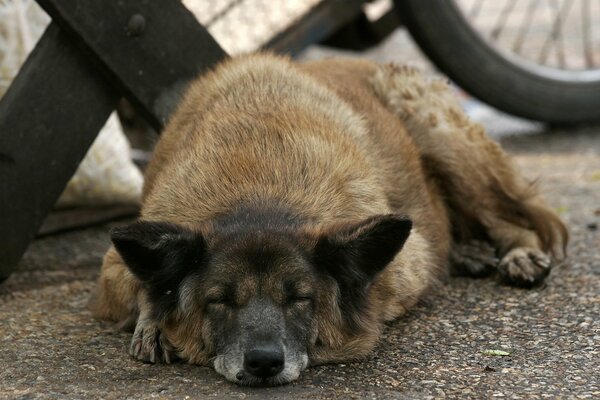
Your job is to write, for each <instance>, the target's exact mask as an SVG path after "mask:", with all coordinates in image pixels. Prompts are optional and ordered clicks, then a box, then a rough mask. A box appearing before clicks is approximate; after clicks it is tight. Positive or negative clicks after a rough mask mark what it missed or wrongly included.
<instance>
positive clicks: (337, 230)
mask: <svg viewBox="0 0 600 400" xmlns="http://www.w3.org/2000/svg"><path fill="white" fill-rule="evenodd" d="M112 240H113V242H114V247H113V248H111V249H110V250H109V251H108V253H107V254H106V257H105V260H104V265H103V266H102V276H101V278H100V296H99V299H98V303H97V308H96V313H97V315H98V316H99V317H100V318H106V319H111V320H115V321H122V322H123V323H126V322H127V321H129V322H133V323H134V324H135V333H134V335H133V339H132V343H131V354H132V355H133V356H134V357H136V358H138V359H140V360H144V361H150V362H156V361H159V360H162V361H164V362H170V361H171V360H172V359H173V357H175V356H177V357H179V358H182V359H184V360H187V361H189V362H191V363H197V364H205V365H214V367H215V369H216V370H217V371H218V372H219V373H221V374H223V375H224V376H225V377H226V378H227V379H229V380H231V381H234V382H237V383H240V384H258V383H266V384H279V383H285V382H289V381H291V380H294V379H296V378H297V377H298V375H299V374H300V372H301V371H302V370H303V369H305V368H306V367H307V366H308V365H314V364H319V363H325V362H339V361H347V360H353V359H358V358H361V357H364V356H366V355H367V354H368V353H369V352H370V351H371V350H372V349H373V347H374V345H375V343H376V340H377V338H378V336H379V334H380V332H381V329H382V327H383V324H384V322H385V321H388V320H392V319H394V318H397V317H398V316H400V315H402V314H403V313H404V312H405V311H406V310H407V309H408V308H410V307H411V306H413V305H414V304H415V302H416V301H417V300H418V299H419V297H420V296H422V295H423V293H424V292H425V291H426V290H427V289H428V288H430V287H432V285H434V284H435V283H436V282H438V280H439V279H440V277H443V276H444V275H445V274H446V271H447V270H448V265H449V261H451V264H452V266H453V267H454V268H455V269H456V270H458V271H459V272H462V273H468V274H472V275H484V274H487V273H489V272H492V271H494V270H497V271H498V274H499V276H500V277H501V278H502V279H504V280H505V281H506V282H508V283H510V284H514V285H522V286H532V285H534V284H536V283H538V282H540V281H541V280H543V279H544V278H545V276H546V275H547V274H548V272H549V270H550V266H551V263H552V257H554V258H560V257H562V255H563V250H564V246H565V244H566V241H567V232H566V229H565V227H564V225H563V224H562V222H561V221H560V220H559V218H558V217H557V216H556V214H555V213H554V212H553V211H552V210H551V209H550V208H548V207H547V206H546V205H545V204H544V202H543V200H542V199H541V198H540V196H539V195H538V193H537V192H536V190H535V188H534V187H533V186H532V185H531V184H530V183H528V182H526V181H525V180H524V179H523V178H522V177H521V176H520V175H518V174H517V173H516V172H515V170H514V168H513V167H512V165H511V163H510V161H509V159H508V158H507V156H506V155H505V154H504V153H503V152H502V150H501V149H500V147H499V146H498V145H497V144H495V143H494V142H492V141H490V140H489V139H488V138H487V137H486V136H485V134H484V132H483V130H482V128H481V127H480V126H478V125H476V124H473V123H471V122H470V121H469V120H468V119H467V118H466V117H465V115H464V114H463V112H462V111H461V109H460V106H459V105H458V104H457V102H456V100H455V99H454V98H453V97H452V95H451V93H450V90H449V89H448V88H447V85H446V84H445V83H443V82H441V81H438V80H430V79H428V78H426V77H425V76H423V75H422V74H421V73H419V72H418V71H416V70H414V69H410V68H405V67H397V66H392V65H389V66H378V65H375V64H372V63H370V62H366V61H354V60H352V61H351V60H330V61H322V62H313V63H307V64H304V65H297V64H293V63H291V62H290V61H289V60H287V59H285V58H279V57H275V56H271V55H253V56H247V57H242V58H239V59H233V60H229V61H227V62H225V63H223V64H222V65H220V66H219V67H218V68H217V69H216V70H215V71H213V72H211V73H209V74H207V75H205V76H203V77H202V78H200V79H199V80H197V81H196V82H195V83H193V84H192V86H191V87H190V89H189V92H188V94H187V96H186V98H185V99H184V100H183V102H182V103H181V106H180V107H179V109H178V111H177V112H176V113H175V115H174V116H173V119H172V121H171V122H170V123H169V125H168V127H167V129H166V130H165V132H164V133H163V135H162V137H161V140H160V142H159V143H158V145H157V148H156V151H155V154H154V158H153V160H152V162H151V163H150V165H149V167H148V170H147V173H146V183H145V192H144V203H143V208H142V212H141V218H140V221H139V222H136V223H134V224H132V225H129V226H126V227H123V228H119V229H116V230H114V231H113V233H112ZM496 256H497V257H499V258H498V259H496Z"/></svg>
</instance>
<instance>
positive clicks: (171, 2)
mask: <svg viewBox="0 0 600 400" xmlns="http://www.w3.org/2000/svg"><path fill="white" fill-rule="evenodd" d="M37 1H38V3H39V4H40V5H41V6H42V7H43V8H44V9H45V10H46V12H47V13H48V14H49V15H50V16H51V17H52V23H51V24H50V26H49V27H48V29H47V30H46V32H45V33H44V35H43V36H42V38H41V39H40V41H39V42H38V44H37V46H36V47H35V49H34V50H33V52H32V53H31V55H30V56H29V58H28V59H27V61H26V62H25V64H24V65H23V67H22V68H21V70H20V71H19V73H18V75H17V77H16V78H15V80H14V81H13V83H12V85H11V87H10V88H9V90H8V91H7V92H6V94H5V95H4V98H3V99H2V102H0V280H1V279H2V278H6V277H8V276H9V275H10V273H11V272H12V271H13V270H14V269H15V268H16V266H17V263H18V261H19V259H20V258H21V256H22V255H23V253H24V252H25V249H26V248H27V246H28V244H29V242H30V241H31V240H32V239H33V237H34V236H35V234H36V232H37V230H38V229H39V227H40V225H41V224H42V222H43V220H44V218H45V217H46V215H47V214H48V213H49V212H50V210H51V209H52V207H53V205H54V203H55V202H56V200H57V199H58V197H59V195H60V193H61V192H62V190H63V189H64V187H65V185H66V183H67V181H68V180H69V179H70V178H71V176H72V175H73V173H74V172H75V170H76V168H77V166H78V164H79V162H80V161H81V160H82V158H83V157H84V155H85V154H86V152H87V150H88V148H89V147H90V145H91V144H92V142H93V141H94V139H95V138H96V135H97V134H98V132H99V131H100V129H101V128H102V126H104V123H105V122H106V120H107V119H108V116H109V115H110V113H111V112H112V111H113V110H114V109H115V107H116V103H117V101H118V100H119V98H121V97H123V96H124V97H126V98H127V99H129V101H130V102H131V103H132V104H134V106H135V107H136V109H137V110H138V112H139V113H140V114H141V115H142V116H143V117H144V118H145V119H146V120H147V121H148V122H149V123H150V124H151V125H152V126H153V128H155V129H156V130H157V131H160V130H161V128H162V127H163V125H164V124H165V122H166V121H167V119H168V117H169V115H170V113H171V112H172V111H173V108H174V106H175V105H176V104H177V100H178V99H179V97H180V96H181V94H182V91H183V89H184V87H185V86H186V83H187V82H188V81H189V80H190V79H192V78H194V77H196V76H197V75H199V74H200V73H202V72H203V71H204V70H206V69H207V68H209V67H211V66H212V65H214V64H215V63H217V62H218V61H220V60H222V59H223V58H225V57H227V54H226V53H225V52H224V51H223V50H222V49H221V47H220V46H219V45H218V44H217V42H215V40H214V39H213V38H212V36H211V35H210V34H209V33H208V32H207V31H206V30H205V29H204V28H203V27H202V26H201V25H200V24H199V23H198V22H197V21H196V19H195V18H194V16H193V15H192V14H191V13H190V12H189V11H188V10H187V9H186V8H185V7H184V6H183V5H182V4H181V2H180V1H178V0H113V1H99V0H37Z"/></svg>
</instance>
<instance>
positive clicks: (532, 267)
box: [498, 247, 552, 287]
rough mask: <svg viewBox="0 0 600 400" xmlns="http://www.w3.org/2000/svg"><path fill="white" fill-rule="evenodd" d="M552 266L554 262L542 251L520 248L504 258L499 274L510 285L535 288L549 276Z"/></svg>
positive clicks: (499, 267)
mask: <svg viewBox="0 0 600 400" xmlns="http://www.w3.org/2000/svg"><path fill="white" fill-rule="evenodd" d="M551 266H552V260H551V259H550V257H549V256H548V255H547V254H545V253H544V252H542V251H541V250H538V249H533V248H527V247H518V248H516V249H512V250H511V251H509V252H508V253H507V254H506V255H505V256H504V257H503V258H502V260H501V261H500V265H499V266H498V272H499V273H500V276H501V278H502V279H503V280H504V281H505V282H506V283H508V284H510V285H514V286H522V287H533V286H535V285H537V284H539V283H541V282H542V281H543V280H544V278H546V276H548V274H549V273H550V268H551Z"/></svg>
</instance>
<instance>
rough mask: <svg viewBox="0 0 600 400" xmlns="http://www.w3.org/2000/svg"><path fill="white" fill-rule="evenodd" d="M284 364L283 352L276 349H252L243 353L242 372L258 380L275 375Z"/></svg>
mask: <svg viewBox="0 0 600 400" xmlns="http://www.w3.org/2000/svg"><path fill="white" fill-rule="evenodd" d="M284 364H285V358H284V355H283V352H282V351H281V350H278V349H272V348H271V349H268V348H265V349H254V350H250V351H247V352H246V353H244V370H246V372H248V373H249V374H252V375H254V376H257V377H259V378H269V377H271V376H275V375H277V374H278V373H280V372H281V371H282V370H283V366H284Z"/></svg>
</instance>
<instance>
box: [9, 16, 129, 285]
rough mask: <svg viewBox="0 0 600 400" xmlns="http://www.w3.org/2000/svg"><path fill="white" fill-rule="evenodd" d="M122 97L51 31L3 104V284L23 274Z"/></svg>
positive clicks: (68, 42)
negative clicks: (20, 269) (28, 252)
mask: <svg viewBox="0 0 600 400" xmlns="http://www.w3.org/2000/svg"><path fill="white" fill-rule="evenodd" d="M117 98H118V94H117V93H116V92H115V91H114V90H113V89H112V88H111V87H110V86H109V85H107V84H106V82H105V80H104V79H102V78H101V77H100V76H98V74H97V71H96V69H95V67H94V66H93V65H91V64H90V62H89V60H88V59H87V58H86V57H85V56H84V55H83V54H82V53H81V51H79V49H78V48H76V47H74V46H73V44H72V42H71V40H70V39H69V38H68V37H67V36H66V35H65V34H64V33H62V32H61V30H60V29H59V28H58V26H56V25H55V24H51V25H50V26H49V27H48V29H47V30H46V32H45V33H44V35H43V36H42V38H41V39H40V41H39V42H38V44H37V46H36V47H35V49H34V50H33V52H32V53H31V55H30V56H29V58H28V59H27V61H26V62H25V64H24V65H23V67H22V68H21V70H20V71H19V73H18V75H17V76H16V78H15V79H14V81H13V83H12V85H11V86H10V88H9V89H8V91H7V92H6V94H5V95H4V97H3V98H2V101H1V102H0V279H2V278H6V277H8V275H9V274H10V273H11V272H12V271H13V270H14V268H16V265H17V262H18V261H19V259H20V258H21V256H22V254H23V253H24V251H25V249H26V248H27V245H28V244H29V242H30V241H31V240H32V239H33V237H34V236H35V233H36V232H37V230H38V228H39V226H40V225H41V223H42V221H43V220H44V218H45V217H46V215H47V214H48V212H49V211H50V209H51V208H52V206H53V205H54V203H55V202H56V199H57V198H58V196H59V195H60V193H61V192H62V190H63V189H64V187H65V184H66V182H67V181H68V180H69V178H70V177H71V176H72V175H73V173H74V172H75V170H76V168H77V165H78V164H79V162H80V161H81V159H82V158H83V156H84V155H85V153H86V152H87V149H88V148H89V146H90V145H91V143H92V142H93V141H94V138H95V137H96V134H97V133H98V131H99V130H100V128H102V126H103V125H104V123H105V122H106V119H107V118H108V116H109V115H110V113H111V112H112V110H113V109H114V106H115V104H116V101H117Z"/></svg>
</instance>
